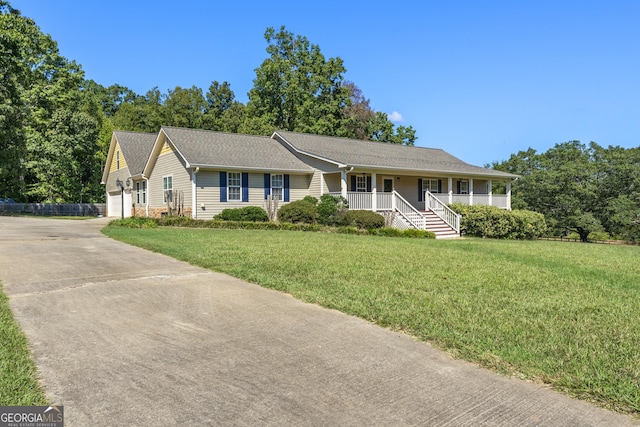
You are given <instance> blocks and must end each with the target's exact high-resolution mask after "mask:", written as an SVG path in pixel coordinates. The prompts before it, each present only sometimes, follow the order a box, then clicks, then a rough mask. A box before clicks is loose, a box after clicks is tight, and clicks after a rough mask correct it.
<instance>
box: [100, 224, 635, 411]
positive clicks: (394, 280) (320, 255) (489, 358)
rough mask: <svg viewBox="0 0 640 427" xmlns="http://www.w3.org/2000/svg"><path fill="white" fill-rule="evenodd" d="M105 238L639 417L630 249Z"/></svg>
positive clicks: (132, 233)
mask: <svg viewBox="0 0 640 427" xmlns="http://www.w3.org/2000/svg"><path fill="white" fill-rule="evenodd" d="M104 233H105V234H106V235H108V236H111V237H113V238H116V239H119V240H122V241H125V242H128V243H131V244H134V245H138V246H141V247H144V248H147V249H150V250H153V251H157V252H161V253H164V254H167V255H170V256H172V257H175V258H177V259H181V260H184V261H188V262H190V263H192V264H195V265H199V266H202V267H205V268H209V269H212V270H216V271H221V272H225V273H228V274H230V275H233V276H236V277H240V278H243V279H246V280H248V281H251V282H254V283H258V284H260V285H262V286H265V287H269V288H273V289H278V290H281V291H283V292H287V293H290V294H292V295H293V296H295V297H296V298H299V299H301V300H303V301H308V302H312V303H317V304H320V305H322V306H325V307H329V308H334V309H337V310H340V311H343V312H345V313H349V314H353V315H356V316H359V317H362V318H364V319H367V320H369V321H371V322H374V323H377V324H379V325H382V326H385V327H389V328H391V329H394V330H398V331H403V332H406V333H408V334H410V335H413V336H415V337H417V338H419V339H421V340H425V341H429V342H431V343H434V344H435V345H437V346H439V347H440V348H442V349H445V350H447V351H448V352H450V353H451V354H453V355H454V356H455V357H459V358H463V359H466V360H470V361H473V362H477V363H479V364H481V365H483V366H486V367H489V368H492V369H495V370H496V371H498V372H501V373H504V374H508V375H514V376H517V377H519V378H526V379H530V380H533V381H537V382H544V383H547V384H550V385H552V386H553V387H554V388H555V389H557V390H561V391H564V392H567V393H569V394H571V395H573V396H576V397H579V398H582V399H586V400H590V401H594V402H597V403H598V404H600V405H602V406H605V407H607V408H610V409H614V410H617V411H622V412H628V413H632V414H634V415H636V416H638V415H640V262H638V260H640V251H639V249H638V248H637V247H629V246H604V245H590V244H568V243H560V242H545V241H499V240H489V239H464V240H450V241H434V240H413V239H391V238H383V237H375V236H350V235H338V234H326V233H302V232H283V231H255V230H202V229H197V230H196V229H181V228H158V229H125V228H118V227H107V228H105V229H104Z"/></svg>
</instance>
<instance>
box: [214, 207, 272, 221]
mask: <svg viewBox="0 0 640 427" xmlns="http://www.w3.org/2000/svg"><path fill="white" fill-rule="evenodd" d="M215 218H216V219H219V220H222V221H252V222H267V221H269V217H268V215H267V212H266V211H265V210H264V209H262V208H260V207H258V206H245V207H243V208H234V209H224V210H223V211H222V212H220V213H219V214H218V215H216V217H215Z"/></svg>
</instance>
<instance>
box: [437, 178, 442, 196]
mask: <svg viewBox="0 0 640 427" xmlns="http://www.w3.org/2000/svg"><path fill="white" fill-rule="evenodd" d="M438 193H442V180H441V179H439V180H438Z"/></svg>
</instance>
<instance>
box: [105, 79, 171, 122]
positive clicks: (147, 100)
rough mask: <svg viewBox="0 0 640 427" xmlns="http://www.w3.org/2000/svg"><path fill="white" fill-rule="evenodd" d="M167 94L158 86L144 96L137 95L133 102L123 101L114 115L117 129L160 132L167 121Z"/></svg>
mask: <svg viewBox="0 0 640 427" xmlns="http://www.w3.org/2000/svg"><path fill="white" fill-rule="evenodd" d="M165 99H166V95H164V94H162V93H161V92H160V90H159V89H158V88H157V87H154V88H153V89H150V90H149V91H147V93H146V94H145V95H144V96H137V97H135V99H134V100H133V102H123V103H122V104H120V106H119V107H118V110H117V111H116V113H115V114H114V116H113V125H114V127H115V129H119V130H128V131H134V132H158V130H159V129H160V127H161V126H163V125H166V124H168V123H166V122H165V117H166V112H165V106H164V101H165Z"/></svg>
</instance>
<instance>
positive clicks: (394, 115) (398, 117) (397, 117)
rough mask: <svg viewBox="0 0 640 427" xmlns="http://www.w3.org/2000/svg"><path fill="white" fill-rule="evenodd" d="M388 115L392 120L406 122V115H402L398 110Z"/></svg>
mask: <svg viewBox="0 0 640 427" xmlns="http://www.w3.org/2000/svg"><path fill="white" fill-rule="evenodd" d="M387 117H388V118H389V120H391V121H392V122H404V117H402V114H400V113H398V112H397V111H394V112H393V113H391V114H387Z"/></svg>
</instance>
